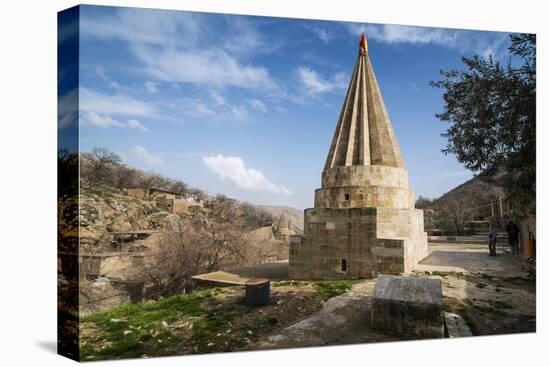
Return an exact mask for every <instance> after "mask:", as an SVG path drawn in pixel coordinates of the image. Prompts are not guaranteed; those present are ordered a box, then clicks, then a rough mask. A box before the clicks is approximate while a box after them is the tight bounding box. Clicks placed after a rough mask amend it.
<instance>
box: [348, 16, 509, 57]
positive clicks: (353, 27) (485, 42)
mask: <svg viewBox="0 0 550 367" xmlns="http://www.w3.org/2000/svg"><path fill="white" fill-rule="evenodd" d="M345 26H346V28H347V29H348V31H349V32H350V33H351V34H353V35H357V36H359V35H360V34H361V33H362V32H365V33H366V35H367V39H369V40H371V39H372V40H375V41H377V42H381V43H389V44H399V43H408V44H413V45H426V44H434V45H439V46H444V47H448V48H454V49H458V50H460V51H461V52H468V51H469V52H474V53H477V54H481V55H482V56H485V57H487V56H489V55H498V54H499V53H501V52H502V51H505V50H506V44H507V42H508V35H507V34H506V33H499V32H482V31H470V30H460V29H445V28H430V27H414V26H401V25H391V24H386V25H374V24H360V23H346V25H345Z"/></svg>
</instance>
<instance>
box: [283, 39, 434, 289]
mask: <svg viewBox="0 0 550 367" xmlns="http://www.w3.org/2000/svg"><path fill="white" fill-rule="evenodd" d="M359 45H360V46H359V56H358V57H357V61H356V63H355V68H354V70H353V76H352V78H351V82H350V85H349V88H348V92H347V94H346V98H345V100H344V106H343V108H342V112H341V113H340V118H339V120H338V124H337V127H336V132H335V133H334V138H333V139H332V144H331V147H330V151H329V154H328V157H327V162H326V165H325V168H324V170H323V173H322V177H321V187H320V188H318V189H316V190H315V203H314V208H310V209H306V210H305V211H304V234H303V236H291V237H290V239H289V241H290V242H289V272H288V274H289V277H290V279H353V278H363V277H375V276H376V275H377V274H379V273H383V274H399V273H408V272H410V271H411V270H412V269H413V266H414V264H416V263H417V262H418V261H419V260H421V259H423V258H424V257H425V256H426V255H427V253H428V244H427V243H428V242H427V236H426V233H425V232H424V217H423V213H422V210H418V209H415V208H414V194H413V192H412V191H411V190H410V188H409V181H408V174H407V170H406V169H405V167H404V165H403V159H402V158H401V153H400V152H399V147H398V145H397V141H396V139H395V135H394V133H393V129H392V126H391V123H390V119H389V117H388V113H387V111H386V107H385V106H384V101H383V100H382V95H381V93H380V89H379V87H378V83H377V82H376V77H375V76H374V72H373V70H372V65H371V63H370V60H369V56H368V49H367V40H366V39H365V36H362V37H361V43H360V44H359Z"/></svg>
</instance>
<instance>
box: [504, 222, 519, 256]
mask: <svg viewBox="0 0 550 367" xmlns="http://www.w3.org/2000/svg"><path fill="white" fill-rule="evenodd" d="M506 232H508V244H509V245H510V248H511V250H512V254H514V255H516V254H518V252H519V227H518V225H517V224H516V223H514V222H513V221H510V222H508V224H507V225H506Z"/></svg>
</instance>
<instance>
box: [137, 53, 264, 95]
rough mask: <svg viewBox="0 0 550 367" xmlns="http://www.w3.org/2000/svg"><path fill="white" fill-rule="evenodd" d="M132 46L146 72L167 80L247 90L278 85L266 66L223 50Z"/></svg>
mask: <svg viewBox="0 0 550 367" xmlns="http://www.w3.org/2000/svg"><path fill="white" fill-rule="evenodd" d="M132 49H133V51H134V54H135V55H136V57H138V59H140V61H141V62H142V63H143V64H144V65H145V68H146V69H145V71H146V72H147V73H148V74H149V75H151V76H153V77H155V78H157V79H159V80H162V81H165V82H178V83H193V84H199V85H211V86H218V87H222V86H234V87H240V88H246V89H256V88H274V87H275V84H274V82H273V80H272V79H271V76H270V75H269V72H268V71H267V69H265V68H263V67H257V66H253V65H244V64H242V63H240V62H239V61H238V60H236V59H235V58H233V57H231V56H229V55H228V54H227V53H225V52H224V51H222V50H220V49H211V50H204V51H181V50H175V49H169V48H166V49H163V50H159V49H158V48H152V47H148V46H134V47H132Z"/></svg>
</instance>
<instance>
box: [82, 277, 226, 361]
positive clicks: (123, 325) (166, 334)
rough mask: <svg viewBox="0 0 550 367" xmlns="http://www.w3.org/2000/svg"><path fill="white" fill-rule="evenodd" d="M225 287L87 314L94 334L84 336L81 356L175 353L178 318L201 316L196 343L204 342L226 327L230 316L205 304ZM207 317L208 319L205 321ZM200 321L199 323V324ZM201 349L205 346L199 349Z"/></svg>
mask: <svg viewBox="0 0 550 367" xmlns="http://www.w3.org/2000/svg"><path fill="white" fill-rule="evenodd" d="M219 292H221V290H220V289H219V288H213V289H208V290H205V291H197V292H194V293H190V294H179V295H175V296H172V297H167V298H164V299H162V300H159V301H156V302H152V303H141V304H125V305H120V306H117V307H115V308H113V309H111V310H108V311H104V312H98V313H96V314H92V315H88V316H84V317H82V318H81V322H82V323H91V326H92V328H93V329H95V330H97V332H95V333H94V332H92V336H89V337H83V339H82V342H81V352H80V353H81V359H82V360H83V361H91V360H105V359H121V358H137V357H141V356H143V355H146V356H151V357H152V356H162V355H168V354H173V353H174V351H173V348H172V346H173V345H174V344H175V343H177V342H180V341H181V337H182V336H181V335H179V334H177V333H175V332H173V331H172V329H170V327H169V325H170V324H172V323H174V322H176V321H185V320H186V319H189V318H190V317H194V318H197V317H199V318H201V319H200V320H201V321H200V323H198V322H197V321H195V322H193V326H194V327H193V336H192V338H193V340H195V339H196V340H197V341H196V342H194V343H197V345H200V346H202V345H203V344H205V345H206V346H208V343H209V342H202V341H203V340H206V337H210V336H211V335H210V334H211V333H208V331H209V330H210V331H211V332H212V333H213V332H214V331H215V330H218V329H220V328H223V327H224V326H226V325H227V321H228V320H230V317H229V316H220V317H218V316H217V314H216V313H215V312H214V311H209V310H207V309H206V308H205V307H204V304H205V302H206V301H208V300H211V299H212V298H213V297H214V296H215V295H217V294H218V293H219ZM203 319H204V321H203ZM195 324H196V325H195ZM198 349H199V350H200V349H201V348H198Z"/></svg>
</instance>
